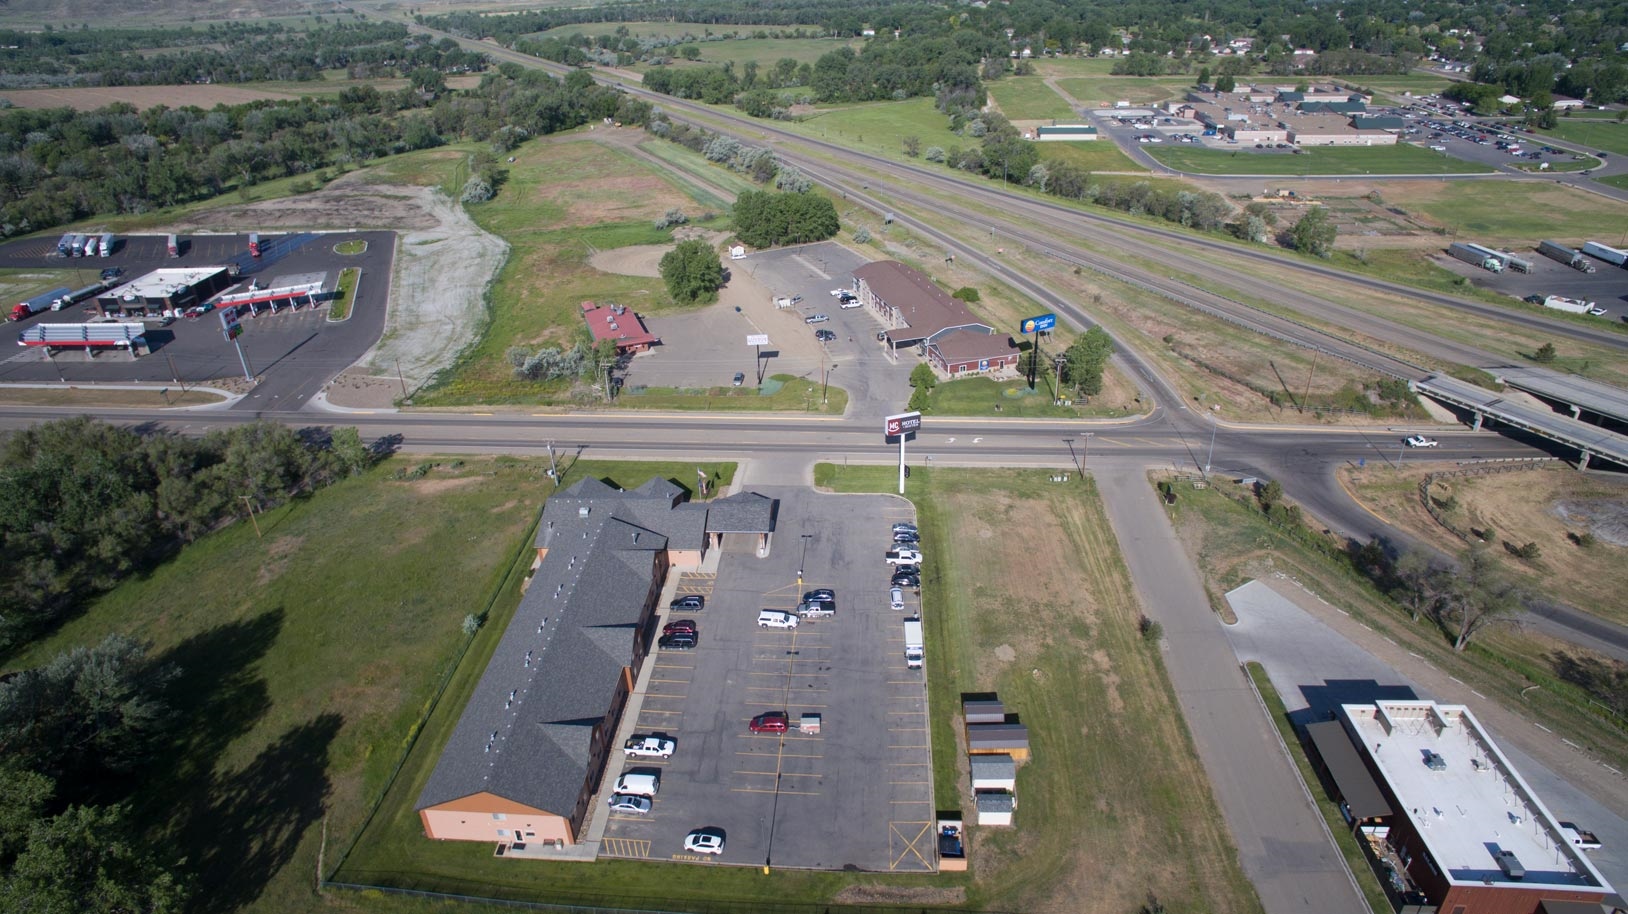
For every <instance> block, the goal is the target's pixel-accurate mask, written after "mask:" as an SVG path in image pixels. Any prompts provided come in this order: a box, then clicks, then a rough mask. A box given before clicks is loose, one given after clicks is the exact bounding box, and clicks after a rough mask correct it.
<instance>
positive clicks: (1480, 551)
mask: <svg viewBox="0 0 1628 914" xmlns="http://www.w3.org/2000/svg"><path fill="white" fill-rule="evenodd" d="M1520 606H1521V592H1520V590H1519V589H1518V588H1517V587H1516V586H1515V585H1514V584H1512V583H1510V582H1509V581H1508V580H1507V579H1506V578H1505V577H1504V575H1503V569H1502V568H1501V567H1500V566H1499V564H1498V560H1497V559H1496V558H1494V557H1493V555H1492V550H1490V549H1488V548H1487V547H1485V546H1472V547H1470V549H1469V550H1468V551H1467V552H1465V553H1464V555H1463V557H1462V558H1461V559H1460V561H1459V567H1458V571H1457V573H1456V574H1454V575H1452V576H1450V577H1448V578H1447V582H1446V587H1445V588H1444V590H1443V591H1442V595H1441V600H1440V603H1439V604H1438V621H1439V622H1440V624H1441V626H1442V628H1443V630H1444V631H1445V632H1446V633H1447V634H1448V635H1449V636H1451V637H1452V639H1453V650H1455V651H1462V650H1464V648H1465V647H1467V646H1468V645H1469V643H1470V640H1471V639H1473V638H1474V637H1475V636H1476V635H1477V634H1479V633H1480V632H1482V631H1484V630H1485V629H1486V628H1487V627H1489V626H1491V625H1495V624H1497V623H1499V622H1503V621H1505V620H1506V619H1507V618H1508V617H1509V616H1511V615H1513V614H1514V613H1515V611H1516V610H1518V609H1520Z"/></svg>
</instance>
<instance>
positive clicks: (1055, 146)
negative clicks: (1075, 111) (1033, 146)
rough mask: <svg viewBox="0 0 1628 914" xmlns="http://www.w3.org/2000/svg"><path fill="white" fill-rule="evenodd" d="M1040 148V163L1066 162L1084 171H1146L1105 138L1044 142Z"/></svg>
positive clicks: (1115, 144)
mask: <svg viewBox="0 0 1628 914" xmlns="http://www.w3.org/2000/svg"><path fill="white" fill-rule="evenodd" d="M1038 145H1039V147H1040V160H1041V161H1042V162H1067V163H1069V164H1070V165H1075V166H1077V167H1079V168H1083V169H1085V170H1086V171H1092V172H1096V171H1141V172H1145V171H1147V168H1146V167H1145V166H1143V165H1141V164H1140V163H1137V162H1133V161H1131V158H1130V156H1127V155H1125V153H1124V151H1123V150H1121V149H1120V148H1119V144H1118V143H1115V142H1114V141H1113V140H1110V139H1108V138H1107V137H1100V138H1098V139H1095V140H1085V141H1082V142H1078V143H1073V142H1067V141H1063V142H1055V143H1054V142H1045V143H1040V144H1038Z"/></svg>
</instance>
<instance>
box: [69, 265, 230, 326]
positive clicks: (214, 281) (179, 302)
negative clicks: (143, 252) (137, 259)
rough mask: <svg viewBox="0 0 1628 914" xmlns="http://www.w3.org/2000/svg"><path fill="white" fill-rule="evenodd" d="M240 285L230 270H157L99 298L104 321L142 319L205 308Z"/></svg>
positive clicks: (97, 297)
mask: <svg viewBox="0 0 1628 914" xmlns="http://www.w3.org/2000/svg"><path fill="white" fill-rule="evenodd" d="M234 282H236V280H235V279H233V278H232V272H231V270H230V269H228V268H227V267H186V268H175V269H162V270H154V271H152V272H151V273H148V274H146V275H145V276H141V277H139V278H137V279H133V280H131V281H130V282H127V283H125V284H124V285H120V286H114V287H113V288H112V289H109V290H108V291H106V292H103V293H102V294H101V295H98V296H96V308H97V309H98V310H99V311H100V312H101V314H102V316H103V317H141V316H144V315H148V314H163V313H165V312H174V311H181V310H185V309H187V308H190V307H192V306H193V305H197V304H201V303H202V302H203V301H204V300H205V299H207V298H209V297H210V296H211V295H214V294H215V293H216V292H219V291H221V290H222V289H225V288H227V287H228V286H230V285H232V283H234Z"/></svg>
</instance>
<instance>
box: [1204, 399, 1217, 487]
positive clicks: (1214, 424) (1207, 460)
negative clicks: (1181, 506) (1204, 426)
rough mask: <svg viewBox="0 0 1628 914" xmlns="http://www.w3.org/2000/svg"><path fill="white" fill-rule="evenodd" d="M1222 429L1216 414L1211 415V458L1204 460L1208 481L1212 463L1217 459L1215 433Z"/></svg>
mask: <svg viewBox="0 0 1628 914" xmlns="http://www.w3.org/2000/svg"><path fill="white" fill-rule="evenodd" d="M1220 427H1221V425H1220V423H1218V422H1216V421H1215V413H1210V453H1209V456H1207V457H1205V458H1204V478H1205V479H1206V480H1208V479H1209V478H1210V461H1212V460H1214V459H1215V431H1216V429H1218V428H1220Z"/></svg>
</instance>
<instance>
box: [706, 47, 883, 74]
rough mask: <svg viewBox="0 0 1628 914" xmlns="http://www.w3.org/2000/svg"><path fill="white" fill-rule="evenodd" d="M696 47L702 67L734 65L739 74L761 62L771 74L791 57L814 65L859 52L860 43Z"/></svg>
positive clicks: (761, 66)
mask: <svg viewBox="0 0 1628 914" xmlns="http://www.w3.org/2000/svg"><path fill="white" fill-rule="evenodd" d="M695 46H696V47H697V48H699V49H700V50H701V60H700V63H701V64H703V65H712V66H722V65H724V64H726V63H732V64H734V65H735V72H736V73H739V72H741V68H742V67H744V66H745V65H746V63H747V62H748V61H753V60H755V61H757V65H758V69H759V70H768V69H770V68H772V67H773V66H774V65H775V64H776V63H779V62H780V61H781V60H782V59H783V58H787V57H789V58H791V59H792V60H795V61H797V62H798V63H808V64H812V63H814V62H815V61H816V60H819V59H820V58H821V57H823V56H825V55H826V54H829V53H831V52H832V51H835V50H837V49H838V48H847V47H851V48H854V49H855V50H858V48H859V46H860V43H859V42H858V41H843V40H839V39H835V38H735V39H730V40H728V41H698V42H696V43H695ZM675 62H676V61H675Z"/></svg>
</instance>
